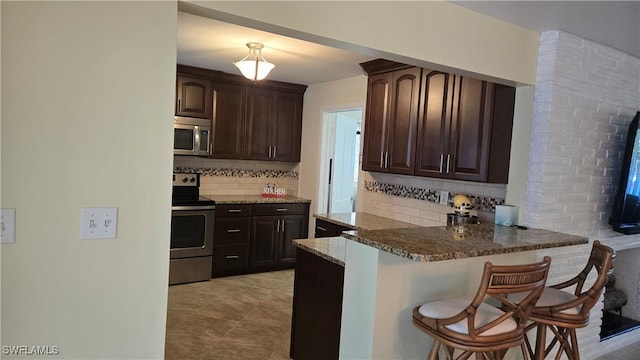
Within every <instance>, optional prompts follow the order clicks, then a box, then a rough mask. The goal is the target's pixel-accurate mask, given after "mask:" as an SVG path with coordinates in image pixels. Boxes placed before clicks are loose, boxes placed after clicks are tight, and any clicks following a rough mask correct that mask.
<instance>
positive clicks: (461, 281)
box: [340, 240, 553, 359]
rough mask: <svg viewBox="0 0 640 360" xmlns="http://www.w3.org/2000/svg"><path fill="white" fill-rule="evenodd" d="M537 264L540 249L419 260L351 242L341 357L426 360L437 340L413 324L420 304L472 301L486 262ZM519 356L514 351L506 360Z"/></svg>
mask: <svg viewBox="0 0 640 360" xmlns="http://www.w3.org/2000/svg"><path fill="white" fill-rule="evenodd" d="M535 260H536V253H535V251H524V252H516V253H509V254H498V255H489V256H480V257H472V258H464V259H453V260H447V261H434V262H418V261H412V260H408V259H406V258H402V257H399V256H396V255H393V254H390V253H388V252H385V251H380V250H378V249H375V248H373V247H371V246H367V245H364V244H361V243H358V242H355V241H352V240H347V241H346V251H345V275H344V295H343V307H342V321H341V323H342V326H341V334H340V359H425V358H427V354H428V350H429V349H430V348H431V345H432V343H433V340H432V339H431V338H430V337H429V336H427V335H425V334H424V333H422V332H420V331H419V330H417V329H416V328H415V327H414V326H413V324H412V322H411V319H412V310H413V308H414V307H415V306H417V305H420V304H422V303H425V302H427V301H432V300H438V299H443V298H448V297H453V296H469V297H472V296H473V295H474V294H475V292H476V290H477V286H478V283H479V281H480V278H481V276H482V269H483V266H484V263H485V262H487V261H490V262H492V263H494V264H496V265H513V264H527V263H533V262H535ZM551 266H552V267H553V262H552V264H551ZM519 356H521V355H520V354H519V353H518V352H517V351H513V350H510V351H509V352H508V353H507V355H506V357H505V359H518V358H519Z"/></svg>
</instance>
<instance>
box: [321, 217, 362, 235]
mask: <svg viewBox="0 0 640 360" xmlns="http://www.w3.org/2000/svg"><path fill="white" fill-rule="evenodd" d="M349 230H353V229H350V228H348V227H346V226H342V225H338V224H334V223H331V222H328V221H325V220H322V219H316V228H315V234H314V238H316V239H317V238H324V237H334V236H340V234H342V232H343V231H349Z"/></svg>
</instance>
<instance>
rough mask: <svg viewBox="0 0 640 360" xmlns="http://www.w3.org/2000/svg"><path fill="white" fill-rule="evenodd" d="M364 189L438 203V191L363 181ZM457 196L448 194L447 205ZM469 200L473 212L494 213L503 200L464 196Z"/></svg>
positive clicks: (451, 203) (470, 195) (480, 196)
mask: <svg viewBox="0 0 640 360" xmlns="http://www.w3.org/2000/svg"><path fill="white" fill-rule="evenodd" d="M364 189H365V190H366V191H369V192H375V193H383V194H385V195H391V196H399V197H404V198H409V199H416V200H423V201H429V202H432V203H436V204H438V203H440V191H439V190H431V189H423V188H418V187H413V186H405V185H396V184H385V183H379V182H375V181H365V182H364ZM456 195H457V194H453V193H449V199H447V203H448V204H449V205H453V198H454V196H456ZM464 195H466V196H467V197H469V199H470V200H471V203H472V204H473V209H474V210H479V211H485V212H491V213H493V212H495V211H496V205H503V204H504V199H497V198H490V197H486V196H482V195H472V194H464Z"/></svg>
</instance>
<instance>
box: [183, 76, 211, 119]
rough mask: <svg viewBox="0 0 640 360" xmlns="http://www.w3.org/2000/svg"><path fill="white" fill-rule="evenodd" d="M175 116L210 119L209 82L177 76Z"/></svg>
mask: <svg viewBox="0 0 640 360" xmlns="http://www.w3.org/2000/svg"><path fill="white" fill-rule="evenodd" d="M176 115H179V116H191V117H199V118H206V119H211V82H210V81H209V80H206V79H199V78H194V77H188V76H181V75H178V77H177V79H176Z"/></svg>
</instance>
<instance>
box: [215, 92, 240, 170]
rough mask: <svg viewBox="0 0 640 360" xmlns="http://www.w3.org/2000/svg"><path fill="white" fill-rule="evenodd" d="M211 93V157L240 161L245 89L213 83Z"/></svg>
mask: <svg viewBox="0 0 640 360" xmlns="http://www.w3.org/2000/svg"><path fill="white" fill-rule="evenodd" d="M212 92H213V136H212V144H211V149H212V156H213V157H214V158H218V159H242V148H243V145H244V143H243V140H244V128H243V125H244V111H245V101H246V94H247V90H246V87H245V86H241V85H228V84H217V83H213V84H212Z"/></svg>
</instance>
